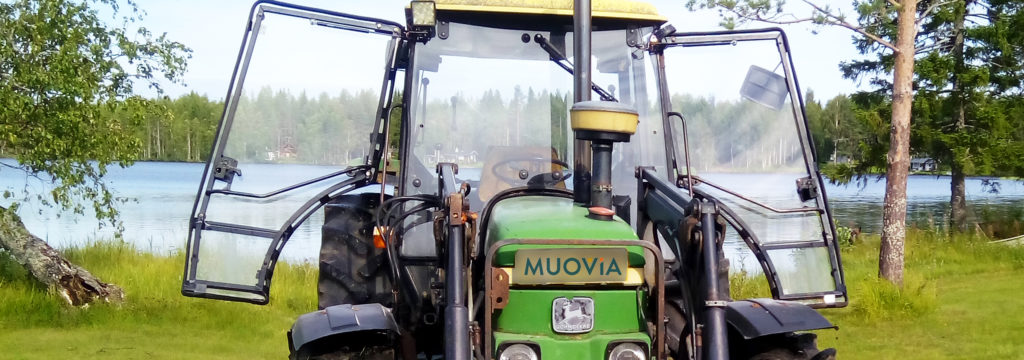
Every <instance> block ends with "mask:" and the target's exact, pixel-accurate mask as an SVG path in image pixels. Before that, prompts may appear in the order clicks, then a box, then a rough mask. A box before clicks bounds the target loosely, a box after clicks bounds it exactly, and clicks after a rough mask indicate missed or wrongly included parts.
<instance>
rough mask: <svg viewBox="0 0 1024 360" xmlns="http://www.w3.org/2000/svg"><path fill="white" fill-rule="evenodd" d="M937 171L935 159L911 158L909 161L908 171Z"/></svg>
mask: <svg viewBox="0 0 1024 360" xmlns="http://www.w3.org/2000/svg"><path fill="white" fill-rule="evenodd" d="M936 169H938V164H937V163H936V162H935V159H932V158H912V159H910V171H935V170H936Z"/></svg>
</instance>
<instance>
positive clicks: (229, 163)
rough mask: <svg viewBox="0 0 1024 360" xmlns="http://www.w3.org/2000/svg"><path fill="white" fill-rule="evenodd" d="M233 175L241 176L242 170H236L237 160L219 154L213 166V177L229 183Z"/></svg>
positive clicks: (233, 177)
mask: <svg viewBox="0 0 1024 360" xmlns="http://www.w3.org/2000/svg"><path fill="white" fill-rule="evenodd" d="M235 175H238V176H242V171H241V170H238V160H235V159H232V158H229V157H227V156H224V155H221V156H220V158H218V159H217V165H215V166H214V168H213V178H214V179H217V180H220V181H223V182H226V183H228V184H231V181H233V180H234V179H235Z"/></svg>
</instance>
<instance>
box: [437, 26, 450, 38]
mask: <svg viewBox="0 0 1024 360" xmlns="http://www.w3.org/2000/svg"><path fill="white" fill-rule="evenodd" d="M448 34H449V33H448V22H447V21H438V22H437V37H438V38H439V39H441V40H445V39H447V38H448Z"/></svg>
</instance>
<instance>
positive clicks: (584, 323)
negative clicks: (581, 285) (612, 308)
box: [551, 297, 594, 334]
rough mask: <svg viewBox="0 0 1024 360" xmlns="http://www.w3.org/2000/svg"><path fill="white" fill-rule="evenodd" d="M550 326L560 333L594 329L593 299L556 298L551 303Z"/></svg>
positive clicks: (583, 331) (577, 332) (574, 332)
mask: <svg viewBox="0 0 1024 360" xmlns="http://www.w3.org/2000/svg"><path fill="white" fill-rule="evenodd" d="M551 326H552V327H554V329H555V332H557V333H560V334H580V333H585V332H588V331H590V330H593V329H594V299H591V298H588V297H575V298H572V299H566V298H564V297H560V298H556V299H555V301H554V302H553V303H552V304H551Z"/></svg>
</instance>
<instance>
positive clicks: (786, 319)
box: [725, 299, 835, 340]
mask: <svg viewBox="0 0 1024 360" xmlns="http://www.w3.org/2000/svg"><path fill="white" fill-rule="evenodd" d="M725 320H726V322H728V323H729V326H731V327H732V328H733V329H735V330H736V332H738V333H739V334H740V335H742V336H743V338H744V339H748V340H749V339H753V338H757V337H761V336H765V335H773V334H782V333H789V332H794V331H807V330H818V329H825V328H835V325H832V323H831V322H829V321H828V319H825V317H824V316H822V315H821V314H819V313H818V312H817V311H815V310H814V309H812V308H811V307H810V306H807V305H804V304H802V303H798V302H794V301H783V300H774V299H747V300H740V301H731V302H729V303H728V304H726V306H725Z"/></svg>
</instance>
